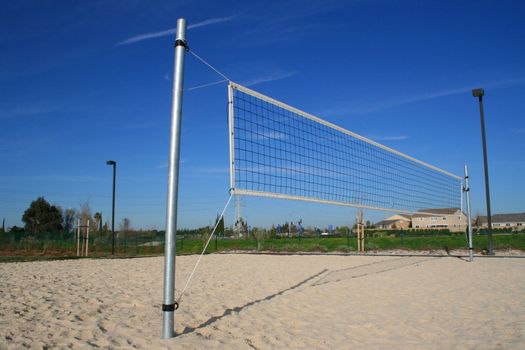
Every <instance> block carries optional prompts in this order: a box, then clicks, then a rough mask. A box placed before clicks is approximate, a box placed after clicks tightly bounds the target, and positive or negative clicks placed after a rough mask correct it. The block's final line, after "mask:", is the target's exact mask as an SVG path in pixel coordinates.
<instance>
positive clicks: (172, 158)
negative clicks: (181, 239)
mask: <svg viewBox="0 0 525 350" xmlns="http://www.w3.org/2000/svg"><path fill="white" fill-rule="evenodd" d="M187 48H188V46H187V43H186V20H185V19H184V18H179V19H178V20H177V38H176V40H175V70H174V73H173V104H172V108H171V130H170V154H169V162H168V199H167V201H168V202H167V208H166V240H165V247H164V299H163V303H162V312H163V315H162V316H163V320H162V338H163V339H167V338H172V337H174V336H175V329H174V321H175V310H176V308H177V303H176V302H175V253H176V250H175V241H176V238H177V202H178V190H179V159H180V131H181V119H182V91H183V83H184V53H185V51H186V49H187Z"/></svg>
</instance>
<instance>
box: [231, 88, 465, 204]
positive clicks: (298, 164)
mask: <svg viewBox="0 0 525 350" xmlns="http://www.w3.org/2000/svg"><path fill="white" fill-rule="evenodd" d="M228 98H229V130H230V187H231V192H232V194H235V195H250V196H262V197H271V198H282V199H291V200H302V201H309V202H318V203H327V204H335V205H343V206H351V207H358V208H369V209H376V210H385V211H394V212H405V213H413V212H418V211H419V212H425V210H426V209H431V208H460V207H461V206H462V202H461V196H462V194H461V193H462V192H461V191H462V178H461V177H459V176H457V175H454V174H451V173H449V172H447V171H445V170H442V169H439V168H437V167H435V166H432V165H430V164H427V163H425V162H422V161H420V160H417V159H415V158H413V157H410V156H408V155H405V154H403V153H401V152H398V151H396V150H393V149H391V148H389V147H386V146H384V145H382V144H379V143H377V142H375V141H372V140H370V139H367V138H365V137H363V136H360V135H358V134H356V133H353V132H351V131H349V130H346V129H343V128H341V127H339V126H337V125H334V124H332V123H329V122H327V121H325V120H322V119H320V118H318V117H315V116H313V115H311V114H308V113H306V112H303V111H301V110H299V109H297V108H294V107H291V106H289V105H287V104H284V103H282V102H279V101H277V100H274V99H272V98H270V97H267V96H265V95H262V94H260V93H258V92H256V91H253V90H250V89H248V88H246V87H244V86H242V85H239V84H236V83H230V84H229V87H228Z"/></svg>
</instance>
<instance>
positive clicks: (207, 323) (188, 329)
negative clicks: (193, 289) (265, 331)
mask: <svg viewBox="0 0 525 350" xmlns="http://www.w3.org/2000/svg"><path fill="white" fill-rule="evenodd" d="M326 271H328V270H327V269H324V270H322V271H320V272H318V273H316V274H315V275H312V276H310V277H308V278H307V279H305V280H303V281H301V282H299V283H297V284H295V285H293V286H291V287H289V288H287V289H283V290H281V291H279V292H277V293H274V294H271V295H268V296H267V297H264V298H261V299H257V300H254V301H250V302H249V303H246V304H244V305H242V306H237V307H234V308H231V309H226V310H224V312H223V314H222V315H220V316H213V317H211V318H210V319H208V320H207V321H205V322H203V323H201V324H200V325H198V326H197V327H186V328H184V330H183V331H182V332H181V333H178V334H177V335H176V336H180V335H183V334H188V333H192V332H194V331H196V330H198V329H201V328H205V327H208V326H210V325H212V324H213V323H215V322H217V321H219V320H221V319H222V318H223V317H226V316H228V315H231V314H232V313H234V312H241V311H242V310H244V309H246V308H248V307H250V306H253V305H255V304H257V303H260V302H263V301H269V300H272V299H273V298H275V297H278V296H279V295H282V294H284V293H286V292H289V291H291V290H294V289H296V288H299V287H300V286H302V285H304V284H306V283H308V282H309V281H311V280H312V279H314V278H316V277H318V276H320V275H322V274H323V273H325V272H326Z"/></svg>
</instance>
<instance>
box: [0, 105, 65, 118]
mask: <svg viewBox="0 0 525 350" xmlns="http://www.w3.org/2000/svg"><path fill="white" fill-rule="evenodd" d="M63 110H64V108H63V107H62V106H50V105H34V106H16V107H12V108H0V120H2V119H11V118H16V117H26V116H35V115H47V114H51V113H57V112H62V111H63Z"/></svg>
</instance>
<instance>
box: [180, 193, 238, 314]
mask: <svg viewBox="0 0 525 350" xmlns="http://www.w3.org/2000/svg"><path fill="white" fill-rule="evenodd" d="M232 197H233V196H232V195H231V194H230V197H229V198H228V201H227V202H226V205H225V206H224V209H223V210H222V212H221V215H220V217H219V219H218V220H217V222H216V223H215V227H213V230H212V231H211V234H210V237H208V240H207V241H206V244H205V245H204V249H202V252H201V254H200V255H199V258H198V259H197V262H196V263H195V266H194V267H193V270H192V271H191V273H190V275H189V277H188V279H187V280H186V284H185V285H184V288H182V291H181V292H180V295H179V298H178V299H177V302H176V304H177V306H178V305H179V304H180V302H181V300H182V297H183V296H184V292H186V289H187V288H188V286H189V284H190V281H191V279H192V278H193V275H194V274H195V271H196V270H197V267H198V266H199V263H200V262H201V259H202V256H203V255H204V252H206V249H207V248H208V245H209V244H210V242H211V239H212V238H213V235H214V234H215V231H216V230H217V227H218V226H219V223H220V222H221V220H222V219H223V218H224V213H225V212H226V209H227V208H228V206H229V205H230V202H231V200H232Z"/></svg>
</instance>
